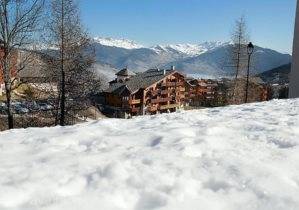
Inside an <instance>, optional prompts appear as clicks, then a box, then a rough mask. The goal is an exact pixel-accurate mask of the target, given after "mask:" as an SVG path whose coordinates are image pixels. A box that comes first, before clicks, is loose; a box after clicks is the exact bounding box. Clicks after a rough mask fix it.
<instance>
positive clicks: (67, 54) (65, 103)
mask: <svg viewBox="0 0 299 210" xmlns="http://www.w3.org/2000/svg"><path fill="white" fill-rule="evenodd" d="M48 25H49V35H50V36H49V40H50V42H51V46H54V48H56V49H58V51H56V52H55V53H57V52H58V53H57V54H58V56H56V55H54V59H53V62H52V63H51V67H50V68H52V70H51V72H53V75H52V77H54V78H57V81H58V93H57V103H56V106H55V107H56V110H57V112H56V119H57V123H59V125H61V126H64V125H66V124H68V123H67V117H68V116H70V115H72V113H74V112H73V110H74V109H82V107H83V106H85V105H86V103H87V97H88V95H89V93H91V92H92V91H93V90H94V88H95V84H97V82H96V81H95V78H96V76H95V74H94V73H93V72H92V71H91V68H90V67H91V66H92V64H93V62H94V52H93V50H92V48H91V42H90V39H89V37H88V35H87V33H86V31H85V30H84V29H83V26H82V24H81V20H80V15H79V9H78V5H77V4H76V2H75V1H74V0H53V1H52V3H51V21H50V23H49V24H48Z"/></svg>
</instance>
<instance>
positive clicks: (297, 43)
mask: <svg viewBox="0 0 299 210" xmlns="http://www.w3.org/2000/svg"><path fill="white" fill-rule="evenodd" d="M292 58H293V62H292V71H291V75H290V93H289V97H290V98H299V1H298V0H297V11H296V21H295V32H294V44H293V55H292Z"/></svg>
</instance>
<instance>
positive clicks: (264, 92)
mask: <svg viewBox="0 0 299 210" xmlns="http://www.w3.org/2000/svg"><path fill="white" fill-rule="evenodd" d="M228 86H229V87H230V89H229V90H228V98H229V101H228V103H229V104H243V103H244V100H245V92H246V79H245V78H239V79H238V80H237V81H230V82H229V84H228ZM271 92H272V91H271V87H270V86H269V85H267V84H265V83H264V82H263V81H262V80H261V79H260V78H258V77H251V78H250V79H249V85H248V102H249V103H252V102H261V101H268V100H270V99H271V94H272V93H271ZM233 95H234V97H233Z"/></svg>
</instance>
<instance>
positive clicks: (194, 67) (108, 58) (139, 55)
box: [93, 38, 291, 77]
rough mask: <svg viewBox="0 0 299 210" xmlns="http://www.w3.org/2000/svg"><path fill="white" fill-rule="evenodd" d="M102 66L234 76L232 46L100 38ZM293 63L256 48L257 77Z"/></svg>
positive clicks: (98, 54) (286, 57)
mask: <svg viewBox="0 0 299 210" xmlns="http://www.w3.org/2000/svg"><path fill="white" fill-rule="evenodd" d="M93 46H94V48H95V49H96V58H97V62H99V63H108V64H111V65H113V66H114V67H116V68H118V69H122V68H124V67H126V66H127V67H128V68H130V69H132V70H134V71H137V72H142V71H146V70H148V69H150V68H157V67H158V68H169V67H170V66H171V65H174V66H176V67H177V69H179V70H181V71H183V72H184V73H186V74H193V75H197V76H199V77H227V76H232V75H233V74H234V71H235V70H234V69H233V68H231V67H229V66H230V64H229V62H228V61H229V52H230V48H231V45H230V44H229V43H221V42H205V43H201V44H175V45H157V46H153V47H144V46H142V45H138V44H137V43H135V42H133V41H129V40H123V39H122V40H114V39H111V38H109V39H107V38H106V39H100V38H96V39H95V41H94V43H93ZM290 62H291V56H290V55H288V54H282V53H279V52H276V51H274V50H271V49H266V48H261V47H258V46H256V49H255V54H254V56H253V65H252V66H254V68H253V69H252V72H253V73H256V74H258V73H262V72H264V71H268V70H271V69H273V68H276V67H278V66H281V65H284V64H287V63H290Z"/></svg>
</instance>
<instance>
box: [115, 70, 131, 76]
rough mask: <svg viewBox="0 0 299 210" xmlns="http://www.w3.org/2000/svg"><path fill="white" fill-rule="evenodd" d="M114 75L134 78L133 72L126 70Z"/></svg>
mask: <svg viewBox="0 0 299 210" xmlns="http://www.w3.org/2000/svg"><path fill="white" fill-rule="evenodd" d="M115 75H116V76H125V77H128V76H135V75H136V74H135V73H134V72H132V71H130V70H129V69H128V68H125V69H122V70H120V71H119V72H117V73H116V74H115Z"/></svg>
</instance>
